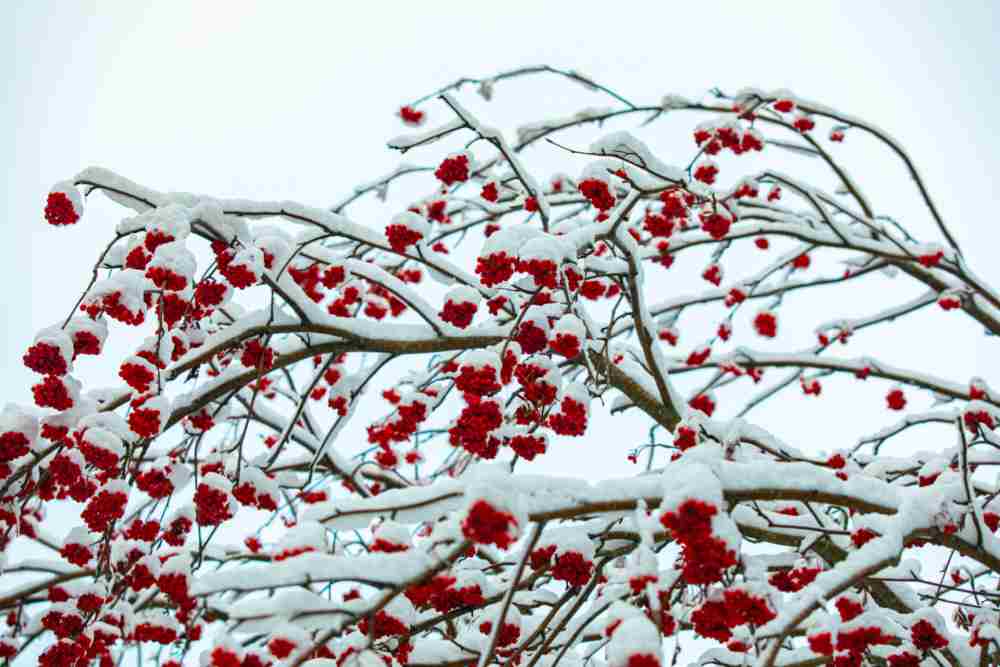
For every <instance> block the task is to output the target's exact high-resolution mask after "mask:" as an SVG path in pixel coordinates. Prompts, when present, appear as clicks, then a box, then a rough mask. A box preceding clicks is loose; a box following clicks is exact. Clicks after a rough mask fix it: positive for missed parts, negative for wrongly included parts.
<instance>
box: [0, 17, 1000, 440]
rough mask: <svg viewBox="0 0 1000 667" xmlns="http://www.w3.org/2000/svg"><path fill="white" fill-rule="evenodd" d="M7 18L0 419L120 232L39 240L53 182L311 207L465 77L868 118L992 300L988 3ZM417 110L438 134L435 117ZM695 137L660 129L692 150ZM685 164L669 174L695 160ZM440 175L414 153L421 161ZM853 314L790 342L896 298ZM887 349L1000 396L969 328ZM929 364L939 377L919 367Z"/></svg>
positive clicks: (881, 206) (105, 208) (811, 406)
mask: <svg viewBox="0 0 1000 667" xmlns="http://www.w3.org/2000/svg"><path fill="white" fill-rule="evenodd" d="M14 4H15V3H8V4H5V5H4V9H3V11H4V12H7V13H10V11H11V8H12V7H13V6H14ZM19 4H20V5H21V6H20V7H19V8H17V9H15V10H14V12H13V14H12V15H10V16H6V17H4V20H2V21H0V23H2V25H3V26H4V28H3V29H5V30H10V31H11V32H12V34H11V35H10V38H9V39H4V40H3V43H4V44H6V45H7V48H9V49H11V51H12V52H11V53H10V56H9V57H8V58H5V59H4V60H3V63H4V64H3V66H4V67H6V68H7V72H6V75H7V76H6V79H7V81H8V86H7V95H6V96H5V97H6V105H5V106H4V108H3V122H4V125H5V126H6V127H7V128H9V131H8V135H7V136H8V137H9V140H10V143H9V145H8V150H6V151H4V153H3V155H4V157H5V159H6V164H5V169H6V172H7V178H6V179H5V182H4V188H5V197H4V199H3V205H4V206H5V207H6V216H5V222H4V223H3V226H2V229H3V234H4V236H3V240H4V242H3V243H2V244H0V261H2V266H3V267H4V269H3V271H4V274H3V275H4V278H5V279H6V280H7V281H8V284H9V286H10V287H9V290H8V297H7V299H5V300H4V302H3V304H2V308H3V309H4V310H3V312H4V314H5V315H6V317H5V320H6V324H7V326H6V327H5V328H4V329H3V331H2V332H0V345H2V349H4V350H5V354H4V355H3V356H2V357H0V373H2V377H3V378H4V382H3V387H2V391H0V394H2V396H0V398H3V399H4V400H19V401H25V400H26V399H28V398H29V397H30V394H29V391H28V384H29V382H30V379H31V378H30V374H29V373H28V372H27V370H26V369H25V368H24V367H23V366H22V364H21V363H20V355H21V354H22V351H23V350H24V349H25V348H26V347H27V345H28V344H29V343H30V339H31V337H32V336H33V334H34V332H35V331H36V330H37V329H38V328H40V327H42V326H46V325H49V324H52V323H53V322H56V321H60V320H61V319H62V318H64V317H65V315H66V313H67V312H68V310H69V309H70V308H71V306H72V304H73V303H74V302H75V300H76V299H77V297H78V296H79V293H80V290H81V289H82V287H83V286H84V285H85V283H86V280H87V278H88V277H89V270H90V267H91V265H92V263H93V261H94V259H95V258H96V256H97V253H98V252H99V250H100V248H102V247H103V245H104V244H105V243H106V242H107V240H108V239H109V238H110V235H111V234H112V228H113V225H114V224H115V223H116V222H117V221H118V219H120V218H121V217H122V216H124V215H125V214H126V212H125V211H124V210H122V209H119V208H117V207H115V206H112V205H109V204H100V203H97V202H96V198H95V200H93V201H95V205H94V206H92V207H91V210H90V212H89V213H88V215H87V216H86V217H85V219H84V222H83V223H82V224H80V225H77V226H76V227H75V228H72V229H63V230H57V229H53V228H50V227H48V226H47V225H44V224H43V223H42V222H41V210H42V207H43V202H44V198H45V193H46V192H47V191H48V188H49V187H50V186H51V184H52V183H53V182H55V181H57V180H61V179H64V178H68V177H70V176H72V175H73V174H74V173H76V172H77V171H78V170H79V169H81V168H83V167H85V166H88V165H102V166H106V167H109V168H111V169H114V170H116V171H118V172H120V173H122V174H123V175H126V176H128V177H130V178H133V179H135V180H137V181H139V182H141V183H144V184H147V185H149V186H151V187H155V188H159V189H164V190H183V191H194V192H202V193H207V194H213V195H219V196H245V197H252V198H258V199H268V198H281V199H285V198H288V199H298V200H301V201H304V202H307V203H311V204H317V205H323V204H325V203H329V202H331V201H334V200H336V199H338V198H339V197H340V196H342V195H343V194H344V193H346V192H348V191H349V190H350V188H351V187H352V185H353V184H355V183H356V182H358V181H360V180H365V179H367V178H371V177H373V176H376V175H379V174H381V173H383V172H385V171H387V170H389V169H391V168H392V167H393V166H395V164H396V163H397V161H398V159H399V157H398V156H397V155H395V154H393V153H392V152H391V151H389V150H387V149H386V148H385V140H386V138H388V137H391V136H393V135H395V134H398V133H400V132H401V131H402V130H401V128H400V125H399V123H398V120H397V119H396V118H395V117H394V116H393V110H394V109H396V108H398V106H399V105H400V104H401V103H403V102H406V101H408V100H412V99H414V98H416V97H419V96H421V95H423V94H425V93H427V92H429V91H430V90H433V89H434V88H435V87H437V86H439V85H441V84H443V83H445V82H449V81H451V80H453V79H455V78H457V77H459V76H462V75H474V76H482V75H486V74H489V73H491V72H494V71H496V70H499V69H503V68H508V67H511V66H516V65H522V64H535V63H551V64H554V65H560V66H565V67H572V68H577V69H579V70H581V71H584V72H586V73H589V74H590V75H591V76H593V77H595V78H596V79H598V80H601V81H604V82H608V83H609V84H610V85H612V86H614V87H615V88H616V89H618V90H620V91H621V92H622V93H623V94H625V95H627V96H630V97H633V98H635V99H637V100H639V101H641V102H649V103H655V102H656V101H657V100H659V99H660V97H661V96H662V95H663V94H664V93H667V92H677V93H682V94H685V95H692V96H697V95H698V94H700V93H701V92H702V91H704V90H705V89H707V88H709V87H711V86H720V87H722V88H723V89H726V90H735V89H736V88H738V87H740V86H744V85H756V86H760V87H764V88H777V87H788V88H790V89H792V90H793V91H795V92H796V93H797V94H799V95H801V96H803V97H808V98H814V99H817V100H821V101H824V102H826V103H828V104H831V105H833V106H837V107H839V108H841V109H844V110H846V111H848V112H851V113H855V114H857V115H861V116H864V117H867V118H869V119H871V120H872V121H873V122H874V123H876V124H877V125H879V126H882V127H884V128H887V129H889V130H890V131H891V132H892V133H893V134H894V135H895V136H896V137H897V138H898V139H899V140H900V141H901V142H902V143H903V144H904V145H905V146H907V147H908V148H909V150H910V152H911V154H912V155H913V157H914V159H915V160H916V162H917V163H918V164H919V165H920V169H921V170H922V172H923V174H924V176H925V178H926V181H927V182H928V184H929V185H930V187H931V189H932V191H933V192H934V195H935V197H936V198H937V200H938V204H939V206H940V209H941V211H942V213H943V215H944V216H945V217H946V218H947V219H948V220H949V223H950V224H951V225H952V227H953V229H954V231H955V233H956V235H957V236H958V238H959V240H960V241H961V242H962V243H963V245H964V246H965V248H966V253H967V256H968V259H969V261H970V262H971V264H972V266H973V267H974V268H975V269H976V270H977V271H979V272H980V273H981V274H983V275H984V276H986V277H988V278H992V279H993V283H994V284H1000V267H998V263H997V261H996V242H997V240H998V238H1000V236H998V233H997V225H998V222H997V220H996V216H995V210H996V194H995V193H996V189H995V188H996V176H997V174H998V173H1000V169H998V168H997V167H998V157H997V156H998V154H1000V150H998V149H1000V139H998V136H1000V135H998V133H997V121H996V109H997V108H998V107H1000V104H998V102H1000V100H998V97H997V85H996V84H997V75H998V65H997V63H998V62H1000V57H998V56H1000V50H998V47H997V41H996V34H997V33H998V32H1000V21H998V10H997V7H998V5H997V3H991V2H962V3H959V4H958V5H957V6H960V7H961V11H956V10H955V9H952V8H950V7H948V6H946V3H938V2H928V3H916V2H898V3H894V2H886V3H871V2H859V3H823V2H814V3H802V2H795V3H792V2H789V3H766V5H765V6H766V10H765V9H764V7H762V6H761V5H757V6H755V7H752V8H750V7H747V6H746V4H745V3H731V4H728V3H712V2H699V3H636V4H630V3H594V4H590V3H586V2H573V3H554V2H553V3H540V2H524V3H522V2H504V3H470V2H465V3H445V2H424V3H378V2H367V3H350V4H349V5H348V3H339V2H337V3H253V2H239V3H236V2H198V3H194V2H190V3H188V2H164V3H143V2H120V3H115V2H101V3H96V2H94V3H88V2H77V3H68V2H61V3H43V2H32V3H19ZM348 6H350V9H347V7H348ZM473 97H474V96H473ZM472 101H473V102H477V101H476V100H474V99H473V100H472ZM606 103H607V100H606V98H600V97H597V96H595V95H593V94H591V93H588V92H586V91H582V90H581V89H579V88H573V87H570V86H567V85H565V84H564V83H562V82H559V81H556V80H553V79H551V78H549V79H535V80H533V81H532V82H529V83H527V84H516V85H514V86H512V87H510V88H501V89H498V94H497V100H496V101H495V102H494V103H493V105H491V106H484V107H482V108H484V109H485V111H484V113H486V114H489V116H488V117H487V118H486V119H485V120H487V121H489V122H491V123H493V124H496V125H500V126H503V127H506V128H508V129H512V128H513V127H514V126H516V125H517V124H519V123H523V122H527V121H530V120H535V119H537V118H538V117H545V116H552V115H565V114H567V113H571V112H573V111H575V110H577V109H578V108H580V107H581V106H585V105H595V104H606ZM428 111H429V113H431V114H432V116H434V118H435V120H441V121H444V120H447V119H448V117H447V112H446V111H445V110H443V109H441V108H440V107H435V106H433V105H431V106H429V107H428ZM697 120H698V119H696V118H694V117H690V118H688V119H686V120H685V122H684V124H682V125H676V126H671V127H674V128H680V129H678V131H679V132H682V133H683V134H682V135H681V137H682V138H684V141H685V142H687V141H688V139H686V138H685V137H687V136H688V135H687V133H688V132H689V126H690V125H691V124H693V123H694V122H696V121H697ZM594 132H595V130H594V129H593V128H589V129H588V130H587V134H586V136H588V137H592V136H593V135H594ZM654 134H655V133H654ZM655 139H656V136H654V137H652V139H651V141H653V142H654V143H655ZM847 143H848V144H849V143H850V142H847ZM667 145H669V144H667ZM684 145H685V153H684V155H683V158H678V159H683V160H686V159H687V156H688V155H689V153H688V152H687V151H689V144H687V143H685V144H684ZM873 145H874V144H871V143H869V144H865V143H863V142H862V143H860V144H856V145H855V147H854V148H851V147H849V146H845V148H844V150H846V151H851V150H853V151H854V153H850V152H849V153H847V154H846V155H847V158H854V160H853V164H852V165H851V166H852V168H855V169H856V170H857V171H856V173H857V174H859V175H860V176H859V182H860V183H861V186H862V188H864V189H865V191H866V192H867V194H868V195H869V197H870V198H871V199H872V201H873V202H874V205H875V207H876V208H877V209H878V211H879V212H880V213H884V214H891V215H894V216H897V217H900V218H901V219H903V220H905V222H907V224H909V225H910V226H911V227H912V228H915V229H916V230H918V232H920V233H922V234H923V235H924V238H930V235H932V234H933V229H932V228H931V226H930V224H929V221H928V219H927V216H926V212H925V211H924V210H923V209H922V207H921V205H920V201H919V199H918V197H917V194H916V192H915V190H914V189H913V188H912V184H911V183H909V181H908V178H907V177H906V175H905V173H904V172H903V171H902V170H901V169H900V168H899V166H898V163H895V162H893V161H892V160H889V159H888V158H886V157H885V156H884V154H883V155H881V157H875V155H876V154H875V153H871V152H870V150H869V149H871V148H872V146H873ZM408 157H409V156H408ZM663 157H664V159H666V160H667V161H668V162H669V161H670V160H671V157H672V156H671V155H664V156H663ZM437 158H438V156H436V154H435V153H434V152H433V151H429V152H427V153H424V154H422V155H418V156H417V157H416V158H415V159H417V160H418V161H419V160H435V159H437ZM527 159H528V161H529V164H532V165H537V168H538V169H539V171H540V172H543V173H544V170H546V169H556V168H560V167H562V168H563V169H564V170H566V171H573V170H575V169H578V167H579V163H569V164H568V166H567V165H566V164H564V163H565V162H566V157H565V156H564V155H560V154H558V151H555V150H554V149H551V148H548V147H547V148H539V149H535V150H534V151H533V152H529V154H528V155H527ZM828 184H829V183H828ZM365 222H370V223H371V224H373V225H378V226H381V225H382V224H384V220H382V219H372V220H370V221H369V220H365ZM699 288H700V285H690V286H688V285H682V286H680V287H679V288H678V289H677V290H675V292H684V293H686V292H690V291H692V290H696V289H699ZM885 289H887V290H892V289H894V288H893V284H892V283H888V282H887V283H886V287H885ZM908 293H910V292H907V291H905V290H904V291H902V292H900V294H902V295H905V294H908ZM847 296H848V298H847V301H846V302H843V303H846V306H845V307H846V308H847V310H846V311H845V312H833V311H832V310H831V311H830V312H826V311H825V310H823V309H821V308H818V307H817V304H816V303H815V302H812V303H809V302H808V301H807V302H806V303H804V304H803V305H802V308H804V309H805V312H806V314H807V315H808V316H807V317H805V318H804V322H805V326H807V327H812V326H815V324H817V323H818V322H819V321H822V320H823V319H825V318H828V317H832V316H834V315H847V316H859V315H864V314H867V313H869V312H872V309H873V308H876V307H878V306H879V305H889V304H891V303H896V302H898V301H899V300H900V299H899V298H894V297H892V296H888V297H887V296H886V295H885V294H882V295H878V294H873V293H872V291H871V290H865V293H864V294H862V293H861V291H860V290H859V291H857V293H855V294H854V295H847ZM810 308H811V309H812V310H810ZM921 318H923V319H921ZM714 321H715V320H706V322H707V325H706V326H707V327H708V328H709V329H710V328H711V327H713V326H714ZM955 321H958V320H955ZM894 331H895V332H897V333H893V334H891V336H889V335H885V336H883V337H882V338H881V339H880V340H881V344H882V346H883V347H885V348H886V349H888V350H890V352H891V354H892V355H894V356H892V357H891V359H890V360H891V361H893V362H896V363H904V364H906V363H908V364H909V365H915V366H916V367H920V368H925V369H929V370H933V371H934V372H939V373H942V374H946V375H948V376H949V377H951V378H953V379H955V380H956V381H960V382H961V381H965V380H966V379H968V377H970V376H971V375H973V374H978V375H983V376H985V377H987V378H989V377H990V375H991V373H993V374H994V375H995V374H996V371H997V361H996V356H995V353H988V352H987V345H988V344H989V343H990V342H989V341H986V340H985V338H984V337H983V336H982V335H981V334H980V332H979V331H976V330H975V328H974V327H971V326H969V325H968V324H966V323H965V322H964V321H963V322H962V324H961V325H953V324H952V323H951V322H950V321H947V320H945V319H944V318H942V317H941V316H940V314H939V313H937V312H934V313H928V314H927V315H926V316H919V317H917V318H914V320H913V321H912V322H910V323H909V324H908V326H907V327H904V328H901V329H900V328H897V329H895V330H894ZM941 346H947V348H949V349H950V351H951V353H950V355H949V356H948V357H944V356H942V355H940V354H936V355H933V354H932V355H928V353H929V352H931V353H938V352H940V351H941V349H942V348H941ZM876 349H877V348H876ZM869 351H870V348H868V349H866V350H865V353H869ZM996 382H997V381H994V383H996ZM872 391H873V392H874V393H873V394H872V396H874V397H875V398H874V399H873V400H872V405H871V406H870V407H871V410H870V412H871V414H870V415H869V416H868V417H864V419H868V420H871V423H872V425H873V426H878V425H881V424H884V423H885V415H884V411H883V410H882V409H881V399H880V398H879V396H880V393H879V392H881V391H883V390H882V389H873V390H872ZM790 400H794V401H795V406H796V407H795V409H796V413H795V414H796V416H797V418H796V419H789V415H788V411H787V410H785V409H784V408H783V406H784V405H786V404H779V405H778V406H777V407H775V408H773V409H772V410H773V411H772V412H762V413H760V414H761V416H760V419H762V420H763V419H766V418H774V419H777V418H779V417H780V418H781V419H782V421H783V422H784V423H783V424H782V428H780V429H778V430H779V432H780V433H782V434H783V435H786V436H787V437H790V438H791V437H800V436H802V435H804V434H808V433H809V428H810V419H811V418H812V417H820V416H823V415H824V411H827V410H829V405H828V404H820V403H818V402H815V401H813V402H803V401H802V399H801V398H800V397H796V398H794V399H790ZM929 401H930V399H929V397H928V398H926V400H925V401H924V405H929ZM862 412H863V411H862ZM859 414H861V413H859ZM826 416H827V417H828V416H829V415H826ZM859 418H861V417H859ZM836 428H840V427H836ZM836 428H835V430H834V433H838V432H839V431H837V430H836ZM850 444H852V443H850V442H843V443H836V442H824V443H822V447H824V448H834V447H836V446H850Z"/></svg>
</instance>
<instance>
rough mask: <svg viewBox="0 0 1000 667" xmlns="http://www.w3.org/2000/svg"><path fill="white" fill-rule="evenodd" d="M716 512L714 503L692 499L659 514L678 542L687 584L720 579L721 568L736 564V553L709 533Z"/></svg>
mask: <svg viewBox="0 0 1000 667" xmlns="http://www.w3.org/2000/svg"><path fill="white" fill-rule="evenodd" d="M717 513H718V508H716V507H715V506H714V505H711V504H709V503H706V502H704V501H702V500H698V499H696V498H691V499H689V500H685V501H684V502H682V503H681V504H680V505H679V506H678V507H677V509H676V510H674V511H668V512H664V514H663V516H661V517H660V523H662V524H663V526H664V528H667V529H668V530H670V532H671V534H672V535H673V537H674V539H675V540H677V541H678V542H679V543H680V545H681V559H682V560H683V563H684V564H683V569H682V574H683V576H684V580H685V581H686V582H688V583H689V584H696V585H697V584H710V583H714V582H716V581H719V579H721V578H722V573H723V571H725V570H726V569H727V568H729V567H732V566H733V565H735V564H736V553H735V552H734V551H733V550H732V549H730V548H729V546H728V545H727V544H726V543H725V542H724V541H722V540H721V539H719V538H717V537H715V536H714V535H712V517H714V516H715V515H716V514H717Z"/></svg>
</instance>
